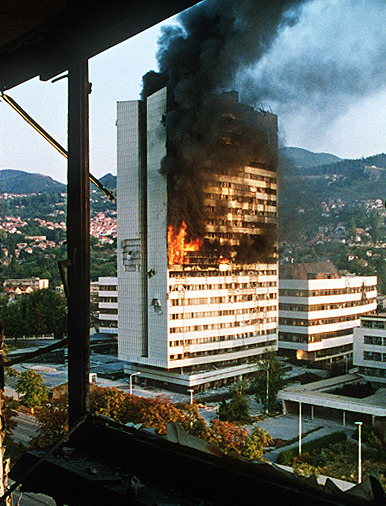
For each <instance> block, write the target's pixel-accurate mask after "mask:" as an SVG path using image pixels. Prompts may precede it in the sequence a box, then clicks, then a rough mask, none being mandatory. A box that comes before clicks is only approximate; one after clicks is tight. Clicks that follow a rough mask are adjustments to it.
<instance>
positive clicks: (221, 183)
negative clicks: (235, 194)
mask: <svg viewBox="0 0 386 506" xmlns="http://www.w3.org/2000/svg"><path fill="white" fill-rule="evenodd" d="M258 177H261V178H262V177H264V176H258ZM250 179H254V178H252V177H251V178H250ZM260 181H261V179H260ZM210 183H211V184H213V186H218V187H220V188H232V189H233V190H237V191H241V192H249V191H259V192H261V193H268V194H271V195H276V194H277V190H276V188H270V187H263V186H251V185H249V184H241V183H231V182H230V181H215V182H214V181H213V182H212V181H211V182H210Z"/></svg>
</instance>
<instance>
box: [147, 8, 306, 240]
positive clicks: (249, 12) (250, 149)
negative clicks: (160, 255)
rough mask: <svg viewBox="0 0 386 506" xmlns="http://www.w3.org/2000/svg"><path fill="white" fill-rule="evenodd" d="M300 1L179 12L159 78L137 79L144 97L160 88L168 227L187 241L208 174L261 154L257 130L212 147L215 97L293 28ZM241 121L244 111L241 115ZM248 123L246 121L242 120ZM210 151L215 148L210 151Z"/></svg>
mask: <svg viewBox="0 0 386 506" xmlns="http://www.w3.org/2000/svg"><path fill="white" fill-rule="evenodd" d="M300 4H301V2H300V1H293V0H292V1H291V0H281V1H279V0H276V1H272V0H261V1H260V2H256V0H239V1H237V2H234V1H233V0H208V1H206V2H202V3H200V4H198V5H197V6H195V7H193V8H191V9H189V10H187V11H185V12H183V13H182V14H181V15H180V16H179V17H178V21H179V24H178V25H174V26H167V27H165V28H163V31H162V35H161V38H160V40H159V51H158V54H157V59H158V64H159V70H160V73H159V74H157V73H154V72H150V73H149V74H147V75H146V76H144V82H143V96H144V97H145V96H147V95H149V94H151V93H153V92H154V91H156V90H157V89H159V87H160V86H164V85H165V84H167V86H168V89H169V93H170V98H169V104H168V114H167V117H166V126H167V129H168V155H167V156H166V157H165V159H164V161H163V165H162V168H161V170H162V171H163V172H164V173H166V174H167V175H168V185H169V199H170V200H169V220H170V223H172V224H173V225H175V226H179V225H180V224H181V222H182V221H183V220H184V221H185V222H186V223H187V225H188V228H187V230H188V234H189V236H190V237H189V239H195V238H196V237H202V236H203V233H204V222H205V216H204V213H205V211H204V209H203V195H202V184H201V183H202V179H203V176H204V173H205V172H206V171H208V170H210V169H211V168H212V167H216V165H217V166H218V167H219V166H220V167H222V168H224V166H225V167H226V168H229V169H232V167H236V165H238V166H240V165H243V164H247V163H248V162H250V161H251V157H252V155H255V156H256V153H261V155H262V156H264V157H265V158H267V157H269V156H273V155H272V153H269V152H267V151H266V149H265V150H264V146H266V144H267V143H266V139H265V138H264V132H263V130H264V129H263V128H261V130H259V129H258V128H257V129H255V130H248V129H245V130H244V131H243V132H240V136H239V140H241V141H240V142H232V146H231V148H230V147H229V146H227V145H226V144H224V145H221V144H219V137H220V136H221V135H220V132H221V129H222V128H223V126H224V125H223V124H222V123H220V122H219V117H220V116H221V115H220V114H219V112H220V111H221V110H224V100H225V101H226V100H227V97H221V96H220V97H219V96H218V94H219V93H221V92H224V91H227V90H229V89H233V88H234V87H235V83H236V80H237V77H238V76H239V75H241V74H243V73H245V72H246V71H247V69H250V68H252V66H253V65H255V64H256V62H258V61H260V60H261V58H262V56H263V55H264V54H265V53H266V52H267V51H268V49H269V48H270V47H271V45H272V42H273V41H274V40H275V38H276V37H277V35H278V33H280V32H281V31H282V30H283V29H284V27H286V26H292V25H293V24H294V23H296V21H297V19H298V16H299V13H300V10H299V5H300ZM245 114H246V116H247V115H248V112H247V111H245ZM245 119H247V118H245ZM214 147H215V149H214Z"/></svg>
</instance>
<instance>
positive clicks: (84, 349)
mask: <svg viewBox="0 0 386 506" xmlns="http://www.w3.org/2000/svg"><path fill="white" fill-rule="evenodd" d="M89 88H90V86H89V82H88V61H87V59H84V60H83V61H81V62H79V63H75V64H74V65H72V66H71V67H70V68H69V83H68V186H67V198H68V202H67V251H68V260H69V266H68V288H69V298H68V395H69V423H70V427H73V426H75V425H76V423H77V422H78V421H79V419H81V418H82V417H83V416H84V415H85V414H86V413H87V411H88V394H89V371H90V185H89V142H88V141H89V118H88V116H89V104H88V95H89Z"/></svg>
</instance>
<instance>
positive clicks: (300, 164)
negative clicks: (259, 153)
mask: <svg viewBox="0 0 386 506" xmlns="http://www.w3.org/2000/svg"><path fill="white" fill-rule="evenodd" d="M279 159H280V161H281V162H282V163H285V162H287V161H288V162H290V163H291V165H293V166H294V167H296V168H304V169H308V168H309V167H319V166H321V165H327V164H333V163H337V162H340V161H341V160H342V159H341V158H339V157H338V156H335V155H332V154H330V153H313V152H312V151H308V150H307V149H302V148H294V147H284V148H280V150H279Z"/></svg>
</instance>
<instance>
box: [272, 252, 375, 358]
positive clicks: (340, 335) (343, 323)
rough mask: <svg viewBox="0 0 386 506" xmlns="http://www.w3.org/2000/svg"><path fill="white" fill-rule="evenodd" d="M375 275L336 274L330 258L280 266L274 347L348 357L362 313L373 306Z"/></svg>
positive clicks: (292, 354) (288, 351)
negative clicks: (326, 260) (276, 334)
mask: <svg viewBox="0 0 386 506" xmlns="http://www.w3.org/2000/svg"><path fill="white" fill-rule="evenodd" d="M376 297H377V277H376V276H355V275H347V276H341V275H339V273H338V272H337V271H336V269H335V268H334V267H333V265H332V264H331V263H330V262H318V263H309V264H289V265H284V266H281V269H280V282H279V352H280V354H283V355H286V356H289V357H291V358H296V359H298V360H308V361H312V362H327V361H333V360H341V359H343V358H345V357H347V359H351V357H352V353H353V333H354V329H355V328H356V327H359V325H360V318H361V316H362V315H368V314H371V313H374V312H375V310H376V307H377V303H376Z"/></svg>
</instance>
